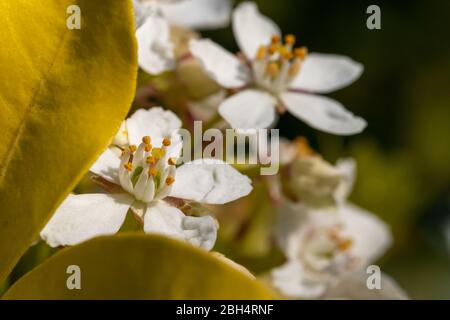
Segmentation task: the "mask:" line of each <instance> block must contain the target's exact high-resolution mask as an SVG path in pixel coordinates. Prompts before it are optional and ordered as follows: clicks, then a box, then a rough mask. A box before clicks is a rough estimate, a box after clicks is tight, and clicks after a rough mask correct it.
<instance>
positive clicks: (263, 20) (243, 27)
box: [232, 2, 281, 60]
mask: <svg viewBox="0 0 450 320" xmlns="http://www.w3.org/2000/svg"><path fill="white" fill-rule="evenodd" d="M232 24H233V33H234V37H235V38H236V41H237V43H238V45H239V48H241V50H242V52H243V53H244V54H245V55H246V56H247V58H248V59H249V60H253V59H254V58H255V56H256V52H257V51H258V48H259V47H260V46H262V45H264V46H266V45H268V44H270V40H271V38H272V36H273V35H281V31H280V28H279V27H278V26H277V25H276V24H275V23H274V22H273V21H272V20H270V19H269V18H268V17H266V16H263V15H262V14H261V13H260V12H259V11H258V7H257V5H256V4H255V3H253V2H243V3H241V4H240V5H238V6H237V8H236V9H235V10H234V12H233V23H232Z"/></svg>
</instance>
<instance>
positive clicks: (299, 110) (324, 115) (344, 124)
mask: <svg viewBox="0 0 450 320" xmlns="http://www.w3.org/2000/svg"><path fill="white" fill-rule="evenodd" d="M281 98H282V100H283V102H284V104H285V105H286V108H287V109H288V110H289V111H290V112H291V113H292V114H293V115H294V116H296V117H297V118H299V119H301V120H303V121H304V122H306V123H307V124H308V125H310V126H311V127H313V128H315V129H317V130H321V131H324V132H327V133H332V134H336V135H352V134H357V133H360V132H361V131H363V130H364V128H365V127H366V125H367V123H366V121H365V120H364V119H362V118H360V117H357V116H355V115H353V113H351V112H350V111H348V110H346V109H345V108H344V107H343V106H342V105H341V104H340V103H339V102H337V101H335V100H332V99H330V98H327V97H322V96H315V95H310V94H301V93H291V92H286V93H283V94H282V95H281Z"/></svg>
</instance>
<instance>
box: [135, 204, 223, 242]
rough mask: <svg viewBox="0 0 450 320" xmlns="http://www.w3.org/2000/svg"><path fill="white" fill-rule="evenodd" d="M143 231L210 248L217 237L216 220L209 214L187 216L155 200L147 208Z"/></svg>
mask: <svg viewBox="0 0 450 320" xmlns="http://www.w3.org/2000/svg"><path fill="white" fill-rule="evenodd" d="M144 231H145V232H147V233H158V234H164V235H167V236H169V237H173V238H177V239H180V240H184V241H187V242H189V243H191V244H192V245H195V246H198V247H201V248H204V249H206V250H211V249H212V248H213V247H214V244H215V242H216V238H217V222H216V220H215V219H214V218H212V217H210V216H205V217H187V216H185V215H184V214H183V212H181V211H180V210H179V209H177V208H175V207H173V206H171V205H169V204H167V203H165V202H164V201H157V202H154V203H152V204H150V205H149V206H148V208H147V211H146V213H145V216H144Z"/></svg>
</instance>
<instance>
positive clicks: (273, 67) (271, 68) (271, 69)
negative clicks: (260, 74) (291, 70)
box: [266, 62, 280, 77]
mask: <svg viewBox="0 0 450 320" xmlns="http://www.w3.org/2000/svg"><path fill="white" fill-rule="evenodd" d="M279 72H280V66H279V65H278V63H276V62H270V63H269V64H267V67H266V75H268V76H271V77H276V76H277V75H278V73H279Z"/></svg>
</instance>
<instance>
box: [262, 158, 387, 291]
mask: <svg viewBox="0 0 450 320" xmlns="http://www.w3.org/2000/svg"><path fill="white" fill-rule="evenodd" d="M341 168H342V170H344V171H347V172H345V173H344V174H347V175H348V174H353V173H352V172H349V171H351V168H352V166H350V165H349V166H347V165H346V164H344V165H341ZM349 169H350V170H349ZM348 181H349V182H348V187H347V190H344V191H343V192H342V194H341V196H342V197H343V198H342V201H341V202H339V203H338V205H337V208H336V212H331V211H329V210H320V209H317V208H314V207H310V206H307V205H304V204H302V203H300V204H293V203H290V202H286V203H284V205H283V207H282V209H281V212H280V215H279V221H278V225H277V240H278V243H279V245H280V247H281V248H282V250H283V251H284V253H285V255H286V257H287V262H286V263H285V264H284V265H282V266H281V267H278V268H276V269H274V270H273V271H272V273H271V274H272V281H273V285H274V286H275V287H276V288H277V289H278V290H280V292H281V293H282V294H284V295H286V296H289V297H294V298H316V297H320V296H324V295H325V294H326V293H327V292H328V290H330V288H333V287H335V286H337V285H339V284H340V283H341V282H342V281H344V280H343V279H346V278H348V277H349V276H351V275H352V274H356V273H357V272H361V270H365V269H364V268H365V267H367V266H368V265H369V264H371V263H372V262H374V261H375V260H376V259H377V258H379V257H380V256H381V255H382V254H383V253H384V252H385V250H386V249H387V248H388V247H389V246H390V244H391V242H392V236H391V233H390V231H389V228H388V226H387V225H386V224H385V223H384V222H383V221H381V220H380V219H379V218H377V217H376V216H375V215H373V214H371V213H370V212H368V211H366V210H364V209H361V208H359V207H357V206H355V205H353V204H351V203H347V202H346V201H344V197H346V195H347V194H348V192H349V189H350V187H351V183H352V182H351V179H350V180H348Z"/></svg>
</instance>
